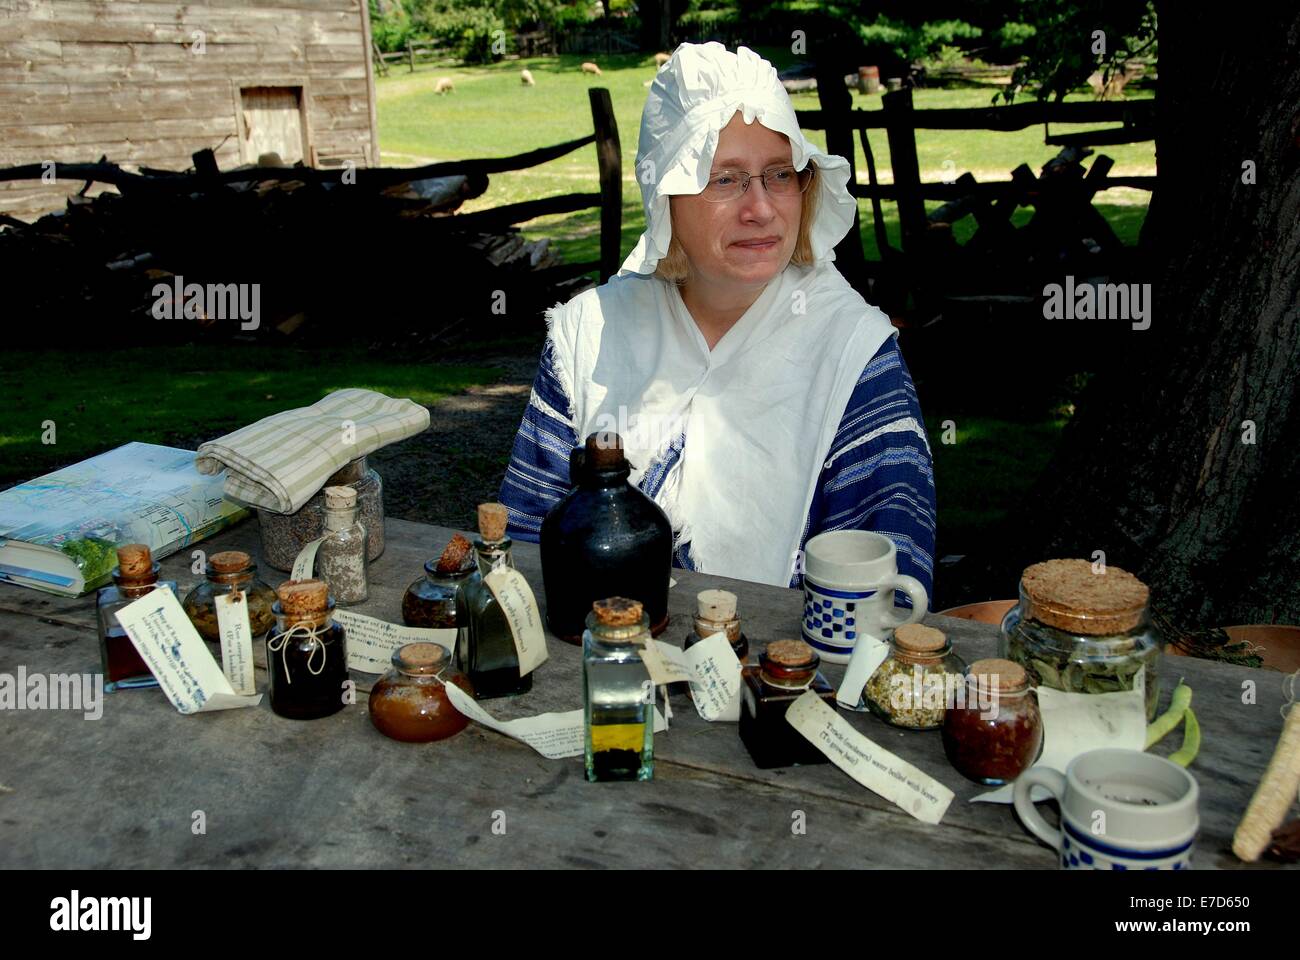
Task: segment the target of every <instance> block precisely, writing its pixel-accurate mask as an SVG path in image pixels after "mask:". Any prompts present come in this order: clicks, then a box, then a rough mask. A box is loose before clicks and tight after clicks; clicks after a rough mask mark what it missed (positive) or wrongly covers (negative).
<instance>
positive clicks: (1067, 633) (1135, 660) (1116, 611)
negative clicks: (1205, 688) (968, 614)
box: [1000, 560, 1164, 723]
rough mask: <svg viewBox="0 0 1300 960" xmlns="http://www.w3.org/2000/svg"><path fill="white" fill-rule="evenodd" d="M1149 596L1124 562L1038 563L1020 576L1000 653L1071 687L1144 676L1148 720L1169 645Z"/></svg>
mask: <svg viewBox="0 0 1300 960" xmlns="http://www.w3.org/2000/svg"><path fill="white" fill-rule="evenodd" d="M1149 597H1150V591H1149V590H1148V589H1147V586H1146V584H1144V583H1143V582H1142V581H1141V580H1139V579H1138V578H1137V577H1135V576H1133V574H1131V573H1128V572H1127V571H1125V570H1121V569H1120V568H1119V567H1114V566H1109V565H1105V564H1094V563H1091V562H1089V561H1087V560H1045V561H1043V562H1042V563H1035V564H1033V565H1032V566H1029V567H1026V568H1025V572H1024V574H1023V575H1022V576H1021V578H1020V602H1019V604H1018V605H1017V606H1014V607H1012V608H1011V610H1009V611H1008V612H1007V615H1006V616H1005V617H1004V618H1003V620H1002V643H1001V651H1000V652H1001V655H1002V656H1003V657H1005V658H1006V659H1008V660H1014V661H1015V662H1016V663H1018V664H1020V665H1021V666H1022V667H1024V668H1025V670H1026V671H1027V672H1028V673H1029V677H1030V681H1031V682H1032V683H1033V684H1034V685H1035V686H1038V685H1040V684H1042V685H1046V686H1048V687H1051V688H1053V689H1055V690H1062V691H1065V692H1066V693H1085V694H1090V693H1118V692H1120V691H1124V690H1132V689H1133V688H1134V686H1135V685H1136V684H1137V683H1139V682H1142V683H1144V687H1143V694H1144V696H1145V698H1146V711H1147V722H1148V723H1149V722H1151V721H1152V720H1154V719H1155V715H1156V706H1157V704H1158V703H1159V700H1160V678H1159V666H1160V653H1161V650H1162V649H1163V647H1164V641H1163V640H1162V638H1161V637H1160V634H1159V633H1158V632H1157V631H1156V629H1155V628H1154V627H1153V626H1152V624H1151V619H1150V615H1149V612H1148V609H1147V601H1148V599H1149ZM1139 678H1141V680H1139Z"/></svg>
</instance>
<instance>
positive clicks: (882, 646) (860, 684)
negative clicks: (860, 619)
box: [835, 632, 889, 710]
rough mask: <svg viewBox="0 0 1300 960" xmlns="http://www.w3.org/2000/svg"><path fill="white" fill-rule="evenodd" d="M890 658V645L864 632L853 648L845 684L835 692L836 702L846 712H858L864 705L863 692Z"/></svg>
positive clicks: (845, 674) (846, 670)
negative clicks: (861, 705)
mask: <svg viewBox="0 0 1300 960" xmlns="http://www.w3.org/2000/svg"><path fill="white" fill-rule="evenodd" d="M887 656H889V644H887V643H885V642H883V641H881V640H877V639H876V638H875V637H873V636H871V634H869V633H866V632H862V633H860V634H859V636H858V642H857V644H856V645H855V646H854V647H853V655H852V656H851V657H850V658H849V665H848V667H846V668H845V670H844V682H843V683H841V684H840V688H839V689H838V690H837V691H835V702H836V703H838V704H839V705H840V706H841V707H843V708H844V709H845V710H857V709H858V707H859V705H860V704H861V703H862V691H863V690H864V689H865V688H866V686H867V681H868V680H870V679H871V677H872V675H874V674H875V672H876V671H877V670H878V669H880V665H881V664H882V663H884V662H885V657H887Z"/></svg>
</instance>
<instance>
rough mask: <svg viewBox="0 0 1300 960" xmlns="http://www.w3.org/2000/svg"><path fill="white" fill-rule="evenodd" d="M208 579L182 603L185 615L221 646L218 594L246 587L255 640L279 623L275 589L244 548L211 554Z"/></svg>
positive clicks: (209, 640) (245, 594) (206, 576)
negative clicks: (275, 611) (262, 576)
mask: <svg viewBox="0 0 1300 960" xmlns="http://www.w3.org/2000/svg"><path fill="white" fill-rule="evenodd" d="M204 576H205V578H206V579H204V580H203V581H202V582H201V583H200V584H199V585H198V586H196V587H195V588H194V589H193V590H191V591H190V592H189V594H188V595H187V596H186V597H185V601H184V602H183V603H182V604H181V606H183V607H184V608H185V615H186V616H188V617H189V618H190V623H192V624H194V629H195V630H197V631H198V632H199V636H201V637H202V638H203V639H204V640H206V641H208V643H211V644H215V645H216V646H217V647H218V648H220V646H221V630H220V627H219V626H218V625H217V605H216V601H217V597H219V596H222V595H224V594H227V593H233V592H234V591H235V590H242V591H243V592H244V597H245V599H246V602H247V603H248V623H249V626H250V627H251V628H252V631H253V632H252V636H253V638H254V639H257V638H259V637H262V636H265V635H266V632H267V631H268V630H270V629H271V628H272V627H273V626H275V614H273V613H272V612H271V606H272V605H273V604H274V603H275V591H274V590H272V589H271V587H270V586H269V585H268V584H266V583H264V582H263V581H262V579H261V578H260V577H258V575H257V564H256V563H254V562H253V558H252V557H250V556H249V555H248V554H246V553H244V551H242V550H223V551H221V552H220V553H214V554H213V555H212V556H210V557H208V564H207V567H206V568H205V570H204Z"/></svg>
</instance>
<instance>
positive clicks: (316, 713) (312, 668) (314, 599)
mask: <svg viewBox="0 0 1300 960" xmlns="http://www.w3.org/2000/svg"><path fill="white" fill-rule="evenodd" d="M276 592H277V593H278V594H279V597H280V599H279V600H278V601H277V602H276V603H275V604H274V605H273V606H272V607H271V612H272V613H273V614H275V627H274V629H272V630H271V632H270V633H269V634H267V637H266V673H267V677H268V678H269V679H270V688H269V690H268V699H269V700H270V702H271V709H272V710H273V711H275V712H276V713H277V714H279V715H280V716H282V717H288V718H289V719H291V720H316V719H319V718H320V717H328V716H330V715H331V714H335V713H338V712H339V711H340V710H342V709H343V706H344V704H345V703H346V702H347V701H346V699H345V694H346V692H347V691H346V688H345V686H344V685H345V684H346V683H347V681H348V679H349V678H348V649H347V637H346V634H345V632H344V630H343V626H342V624H338V623H335V622H334V616H333V614H334V598H333V597H330V596H329V595H328V592H327V587H326V585H325V582H324V581H323V580H290V581H288V582H286V583H282V584H280V587H279V589H278V590H277V591H276Z"/></svg>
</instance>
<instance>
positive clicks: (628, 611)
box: [582, 597, 654, 782]
mask: <svg viewBox="0 0 1300 960" xmlns="http://www.w3.org/2000/svg"><path fill="white" fill-rule="evenodd" d="M648 636H650V618H649V617H648V616H647V615H646V614H645V611H644V610H643V609H642V606H641V603H640V602H639V601H637V600H628V599H625V598H623V597H611V598H610V599H607V600H597V601H596V602H595V603H593V604H592V612H591V613H589V614H588V615H587V629H586V630H585V631H584V632H583V635H582V701H583V705H584V710H583V720H584V724H583V726H584V728H585V741H586V766H587V779H588V780H590V781H592V782H596V781H601V780H649V779H651V778H652V777H653V776H654V686H653V685H652V684H651V683H650V679H649V676H648V674H647V673H646V668H645V664H644V663H643V662H642V660H641V646H643V645H644V642H645V638H646V637H648ZM638 641H640V643H639V644H638Z"/></svg>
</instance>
